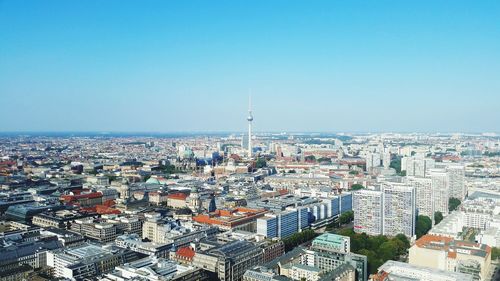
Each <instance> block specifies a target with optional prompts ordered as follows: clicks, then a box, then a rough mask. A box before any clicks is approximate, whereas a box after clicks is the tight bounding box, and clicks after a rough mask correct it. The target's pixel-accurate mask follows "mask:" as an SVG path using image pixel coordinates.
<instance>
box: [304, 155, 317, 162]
mask: <svg viewBox="0 0 500 281" xmlns="http://www.w3.org/2000/svg"><path fill="white" fill-rule="evenodd" d="M304 159H305V160H306V161H307V162H314V161H316V157H314V155H307V156H306V157H305V158H304Z"/></svg>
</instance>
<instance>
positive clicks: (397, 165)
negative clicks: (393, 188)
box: [389, 157, 401, 173]
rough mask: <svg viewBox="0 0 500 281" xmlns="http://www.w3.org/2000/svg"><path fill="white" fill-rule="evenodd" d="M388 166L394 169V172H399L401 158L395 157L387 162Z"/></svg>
mask: <svg viewBox="0 0 500 281" xmlns="http://www.w3.org/2000/svg"><path fill="white" fill-rule="evenodd" d="M389 167H391V168H393V169H394V170H396V173H401V158H400V157H397V158H396V159H394V160H392V161H391V164H389Z"/></svg>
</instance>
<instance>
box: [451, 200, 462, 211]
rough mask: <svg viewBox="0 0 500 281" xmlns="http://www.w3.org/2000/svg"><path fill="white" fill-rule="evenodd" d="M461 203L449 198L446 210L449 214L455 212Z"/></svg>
mask: <svg viewBox="0 0 500 281" xmlns="http://www.w3.org/2000/svg"><path fill="white" fill-rule="evenodd" d="M461 203H462V202H461V201H460V199H458V198H454V197H451V198H450V200H448V210H449V211H450V212H451V211H455V210H456V209H458V206H460V204H461Z"/></svg>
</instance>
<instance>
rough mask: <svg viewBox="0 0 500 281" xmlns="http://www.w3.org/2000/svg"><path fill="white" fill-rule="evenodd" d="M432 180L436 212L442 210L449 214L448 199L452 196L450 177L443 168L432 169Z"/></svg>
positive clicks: (430, 171)
mask: <svg viewBox="0 0 500 281" xmlns="http://www.w3.org/2000/svg"><path fill="white" fill-rule="evenodd" d="M428 175H429V177H430V178H431V180H432V193H433V200H432V202H433V203H434V212H441V213H442V214H443V216H446V215H447V214H448V200H449V198H450V196H449V194H450V178H449V175H448V173H447V172H446V171H445V170H443V169H431V170H429V173H428Z"/></svg>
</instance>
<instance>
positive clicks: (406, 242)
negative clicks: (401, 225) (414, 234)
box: [394, 233, 410, 248]
mask: <svg viewBox="0 0 500 281" xmlns="http://www.w3.org/2000/svg"><path fill="white" fill-rule="evenodd" d="M394 238H395V239H398V240H399V241H401V242H403V244H404V246H405V247H406V248H410V240H408V237H406V235H404V234H402V233H400V234H398V235H396V236H395V237H394Z"/></svg>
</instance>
